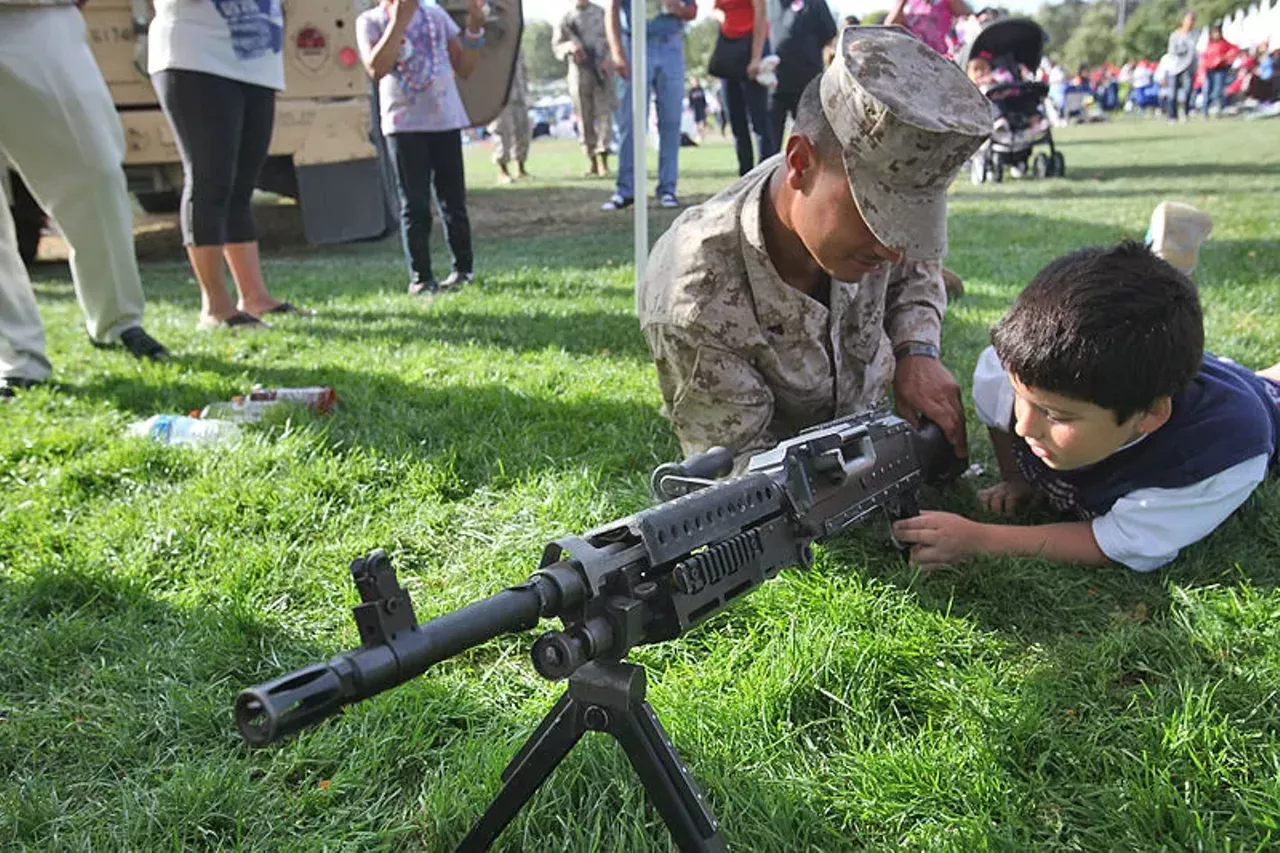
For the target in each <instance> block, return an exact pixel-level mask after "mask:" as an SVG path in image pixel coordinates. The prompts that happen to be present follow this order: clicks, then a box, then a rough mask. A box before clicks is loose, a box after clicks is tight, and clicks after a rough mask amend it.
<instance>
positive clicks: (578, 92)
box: [551, 3, 617, 154]
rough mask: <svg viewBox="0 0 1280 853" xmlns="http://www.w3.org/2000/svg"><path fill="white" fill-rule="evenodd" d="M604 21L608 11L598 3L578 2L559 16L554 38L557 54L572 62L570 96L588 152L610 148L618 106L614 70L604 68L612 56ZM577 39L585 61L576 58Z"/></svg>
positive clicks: (606, 150)
mask: <svg viewBox="0 0 1280 853" xmlns="http://www.w3.org/2000/svg"><path fill="white" fill-rule="evenodd" d="M604 22H605V11H604V9H602V8H600V7H599V6H597V5H596V4H594V3H588V4H586V5H585V6H577V5H575V6H574V7H573V8H572V9H570V10H569V11H568V12H566V13H565V16H564V17H563V18H562V19H561V20H560V24H559V26H557V27H556V31H555V35H554V36H553V38H552V42H551V49H552V50H553V51H555V55H556V57H557V58H559V59H563V60H565V61H567V62H568V63H569V97H570V98H571V99H572V100H573V111H574V112H575V113H577V115H578V121H579V124H580V126H581V128H582V145H583V147H584V148H585V149H586V150H587V153H589V154H607V153H608V152H609V142H610V136H612V129H611V123H612V114H613V111H614V109H616V108H617V100H616V97H615V92H614V83H613V74H612V73H611V72H609V71H607V70H605V68H604V63H605V62H607V61H608V59H609V40H608V37H607V36H606V35H605V29H604V26H605V23H604ZM578 42H581V44H582V46H583V48H585V49H586V51H587V53H588V55H587V57H586V58H585V59H584V60H583V63H582V64H579V63H578V62H576V61H575V60H574V59H573V51H574V47H575V45H576V44H577V43H578Z"/></svg>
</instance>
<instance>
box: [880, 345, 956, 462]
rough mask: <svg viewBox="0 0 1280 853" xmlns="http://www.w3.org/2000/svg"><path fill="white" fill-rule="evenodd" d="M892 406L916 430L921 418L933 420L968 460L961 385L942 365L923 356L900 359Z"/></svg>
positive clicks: (954, 447) (894, 377)
mask: <svg viewBox="0 0 1280 853" xmlns="http://www.w3.org/2000/svg"><path fill="white" fill-rule="evenodd" d="M893 403H894V408H895V409H897V411H898V414H899V415H901V416H902V418H903V420H905V421H907V423H909V424H911V425H912V426H914V427H918V426H919V425H920V417H919V416H920V415H924V416H925V417H926V418H928V419H929V420H931V421H933V422H934V423H935V424H937V425H938V429H940V430H942V434H943V435H945V436H946V437H947V441H949V442H951V447H952V448H953V449H954V450H955V453H956V456H957V457H958V458H960V459H968V458H969V437H968V435H967V434H966V432H965V424H964V405H963V404H962V403H961V402H960V385H959V383H957V382H956V379H955V377H954V376H952V375H951V371H949V370H947V368H946V367H944V366H943V364H942V362H940V361H938V360H937V359H936V358H930V357H928V356H924V355H908V356H905V357H903V358H900V359H898V367H897V369H896V370H895V371H894V374H893Z"/></svg>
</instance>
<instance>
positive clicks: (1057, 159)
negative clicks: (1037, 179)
mask: <svg viewBox="0 0 1280 853" xmlns="http://www.w3.org/2000/svg"><path fill="white" fill-rule="evenodd" d="M1049 167H1050V170H1051V171H1050V174H1051V175H1053V177H1055V178H1062V177H1065V176H1066V174H1067V161H1066V158H1064V157H1063V156H1062V152H1061V151H1055V152H1053V156H1052V157H1050V158H1049Z"/></svg>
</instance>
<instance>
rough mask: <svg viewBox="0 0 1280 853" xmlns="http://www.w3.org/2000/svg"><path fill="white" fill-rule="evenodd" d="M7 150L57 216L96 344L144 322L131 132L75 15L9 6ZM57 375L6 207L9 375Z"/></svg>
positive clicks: (0, 223)
mask: <svg viewBox="0 0 1280 853" xmlns="http://www.w3.org/2000/svg"><path fill="white" fill-rule="evenodd" d="M0 151H3V153H4V154H5V156H6V157H7V158H8V159H9V162H10V164H11V165H12V166H13V167H14V169H16V170H17V172H18V173H19V174H20V175H22V179H23V181H24V182H25V183H26V185H27V187H28V188H29V189H30V190H31V194H32V195H33V196H35V199H36V201H38V202H39V203H40V206H41V207H43V208H44V209H45V211H47V212H48V214H49V215H50V216H51V217H53V220H54V221H55V222H56V223H57V224H58V228H59V230H61V231H62V234H63V236H64V237H65V238H66V241H67V247H68V248H69V250H70V260H71V277H72V280H73V281H74V282H75V289H76V298H77V299H78V300H79V302H80V310H81V311H82V312H83V313H84V318H85V326H86V328H87V329H88V332H89V337H90V338H92V339H93V340H94V341H97V342H99V343H110V342H113V341H115V340H116V339H117V338H119V336H120V333H121V332H122V331H124V330H125V329H128V328H130V327H132V326H138V325H140V324H141V323H142V306H143V296H142V281H141V280H140V278H139V277H138V262H137V258H136V257H135V255H134V249H133V209H132V207H131V206H130V203H129V195H128V192H127V190H126V188H125V179H124V170H123V169H122V168H121V164H122V163H123V161H124V133H123V131H122V130H121V128H120V117H119V116H118V115H117V114H116V110H115V106H114V105H113V104H112V102H111V94H110V92H108V91H107V84H106V81H104V80H103V79H102V72H101V71H100V70H99V69H98V65H97V63H96V62H95V61H94V59H93V54H92V53H91V52H90V51H89V45H88V43H87V42H86V40H85V26H84V18H83V17H81V15H80V11H79V10H78V9H76V8H75V7H74V6H27V7H24V6H5V5H0ZM50 373H51V368H50V365H49V360H48V358H47V357H46V356H45V352H44V329H43V327H42V326H41V323H40V313H39V311H38V309H37V308H36V303H35V296H34V294H33V293H32V291H31V281H30V279H29V278H28V277H27V273H26V270H25V269H24V268H23V266H22V261H21V259H20V258H19V256H18V249H17V241H16V239H15V233H14V225H13V218H12V216H11V215H10V213H9V204H8V201H7V200H6V201H5V203H4V204H3V205H0V376H15V377H23V378H26V379H44V378H46V377H47V376H49V374H50Z"/></svg>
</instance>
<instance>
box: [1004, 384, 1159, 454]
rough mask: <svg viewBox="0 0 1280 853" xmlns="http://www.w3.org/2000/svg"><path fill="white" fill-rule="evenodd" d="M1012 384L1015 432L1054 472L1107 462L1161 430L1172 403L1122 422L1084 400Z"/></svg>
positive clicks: (1109, 411) (1112, 413)
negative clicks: (1136, 439)
mask: <svg viewBox="0 0 1280 853" xmlns="http://www.w3.org/2000/svg"><path fill="white" fill-rule="evenodd" d="M1009 379H1010V381H1011V382H1012V383H1013V393H1014V400H1013V413H1014V432H1016V433H1017V434H1018V435H1020V436H1022V438H1024V439H1026V442H1027V446H1028V447H1029V448H1030V449H1031V452H1032V453H1034V454H1035V455H1036V456H1038V457H1039V458H1040V461H1042V462H1044V464H1045V465H1047V466H1049V467H1050V468H1052V469H1053V470H1055V471H1072V470H1074V469H1076V468H1083V467H1084V466H1086V465H1092V464H1093V463H1095V462H1100V461H1102V460H1103V459H1106V458H1107V457H1108V456H1110V455H1111V454H1112V453H1115V452H1116V451H1117V450H1119V449H1120V448H1121V447H1124V446H1125V445H1126V444H1128V443H1129V442H1131V441H1133V440H1134V439H1135V438H1137V437H1138V436H1140V435H1145V434H1147V433H1150V432H1153V431H1155V430H1156V429H1159V428H1160V426H1162V425H1163V424H1164V422H1165V421H1167V420H1168V419H1169V414H1170V413H1171V407H1170V404H1169V398H1167V397H1165V398H1162V399H1161V400H1157V401H1156V403H1155V404H1154V405H1153V406H1152V407H1151V408H1150V409H1148V410H1147V411H1145V412H1138V413H1137V414H1135V415H1133V416H1132V417H1130V418H1129V419H1128V420H1126V421H1124V422H1123V423H1119V424H1117V423H1116V416H1115V413H1114V412H1112V411H1111V410H1110V409H1104V408H1102V407H1101V406H1097V405H1095V404H1093V403H1089V402H1086V401H1085V400H1078V399H1076V398H1074V397H1065V396H1063V395H1062V394H1055V393H1053V392H1052V391H1042V390H1040V389H1038V388H1031V387H1029V386H1027V385H1023V384H1022V383H1021V382H1019V381H1018V379H1017V377H1015V376H1012V375H1010V376H1009Z"/></svg>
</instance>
